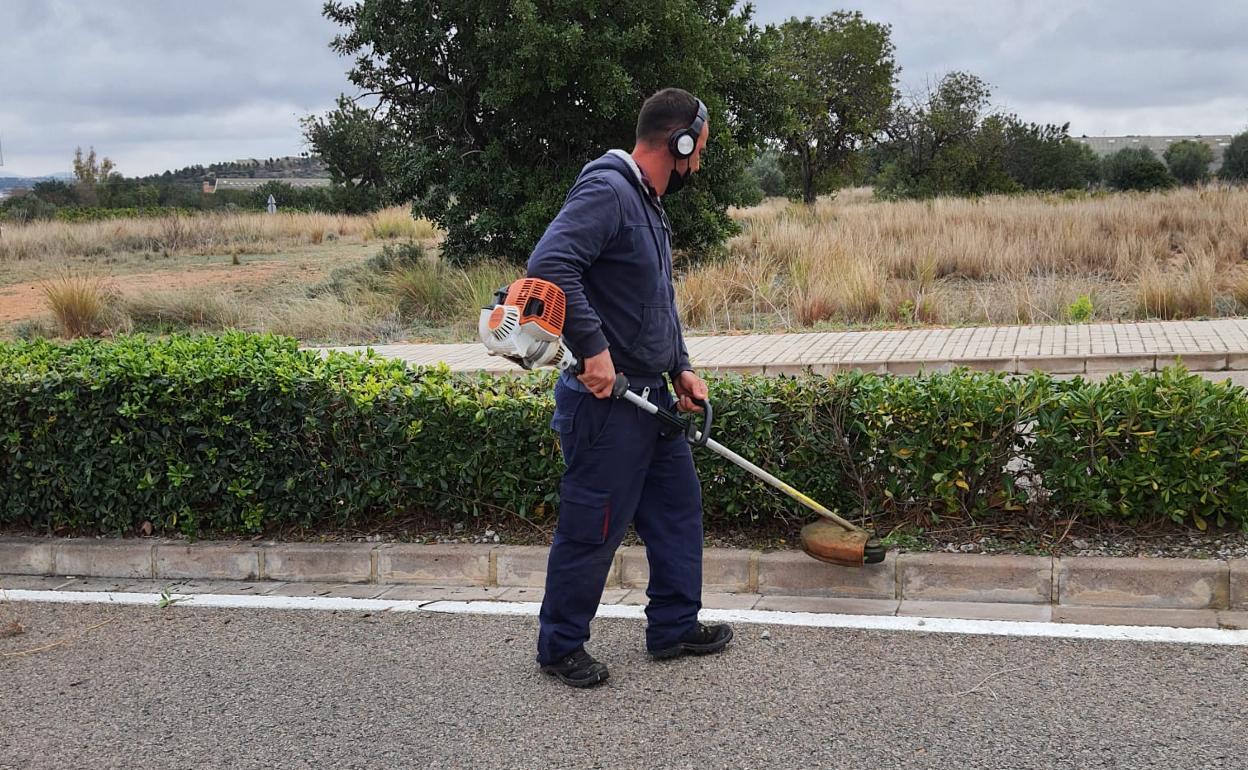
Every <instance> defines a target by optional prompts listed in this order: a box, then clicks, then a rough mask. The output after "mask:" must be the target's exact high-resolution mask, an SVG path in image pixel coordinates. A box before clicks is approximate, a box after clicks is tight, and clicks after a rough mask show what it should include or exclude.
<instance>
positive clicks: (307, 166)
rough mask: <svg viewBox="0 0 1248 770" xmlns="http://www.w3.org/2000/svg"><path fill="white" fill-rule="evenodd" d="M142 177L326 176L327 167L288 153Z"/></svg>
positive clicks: (244, 177)
mask: <svg viewBox="0 0 1248 770" xmlns="http://www.w3.org/2000/svg"><path fill="white" fill-rule="evenodd" d="M142 178H143V179H149V180H153V181H155V180H177V181H192V182H199V181H203V180H205V179H328V178H329V169H328V168H326V166H325V164H324V163H322V162H321V160H320V159H319V158H312V157H303V156H293V155H288V156H286V157H282V158H240V159H238V160H232V161H227V162H222V163H212V164H210V165H208V166H202V165H195V166H186V167H185V168H180V169H177V170H175V171H166V172H164V173H163V174H153V175H151V176H147V177H142Z"/></svg>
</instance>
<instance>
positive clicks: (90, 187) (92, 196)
mask: <svg viewBox="0 0 1248 770" xmlns="http://www.w3.org/2000/svg"><path fill="white" fill-rule="evenodd" d="M115 168H116V166H115V165H114V164H113V162H112V161H111V160H109V159H108V158H104V159H102V160H99V161H97V160H96V157H95V148H94V147H92V148H91V151H90V152H89V153H88V154H87V156H86V157H83V154H82V148H81V147H76V148H74V179H75V180H77V181H76V186H77V188H78V199H79V201H80V202H81V203H82V204H83V205H86V206H94V205H95V203H96V193H95V188H96V185H98V184H100V183H102V182H107V181H108V179H109V177H111V176H113V170H114V169H115Z"/></svg>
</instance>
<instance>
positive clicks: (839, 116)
mask: <svg viewBox="0 0 1248 770" xmlns="http://www.w3.org/2000/svg"><path fill="white" fill-rule="evenodd" d="M889 33H890V28H889V26H888V25H887V24H877V23H874V22H870V21H867V20H866V19H865V18H863V16H862V14H861V13H860V12H857V11H854V12H844V11H837V12H835V13H831V14H829V15H827V16H824V17H823V18H822V19H813V18H811V17H807V18H805V19H797V18H792V19H789V20H788V21H786V22H784V23H783V24H781V25H780V27H779V28H778V39H777V41H776V44H777V45H776V48H775V59H774V67H775V70H776V72H775V80H774V82H775V83H776V86H777V89H778V93H777V95H776V98H777V100H778V104H777V105H776V106H777V107H778V109H779V112H780V114H779V116H778V118H777V120H776V121H775V122H776V124H777V129H778V131H777V134H776V139H777V140H779V141H780V142H781V144H782V145H783V146H784V148H785V149H786V150H787V151H788V152H789V153H790V154H792V155H793V156H794V157H795V158H796V159H797V162H798V164H799V168H800V179H801V192H802V200H804V201H805V202H806V203H807V204H813V203H814V202H815V196H816V194H817V189H816V182H817V180H818V179H819V178H820V177H821V176H823V177H825V178H826V177H827V176H828V175H835V174H838V173H841V174H843V173H845V172H847V171H848V170H849V163H850V159H851V157H852V156H853V155H854V153H855V152H857V151H858V150H860V149H861V148H862V147H863V146H864V145H865V144H867V143H868V142H870V141H871V140H872V139H873V138H874V137H875V135H876V134H877V133H878V132H879V131H880V129H882V128H883V127H884V124H885V121H886V120H887V118H888V115H889V109H890V108H891V107H892V104H893V100H894V99H895V98H896V95H897V94H896V88H895V84H896V78H897V72H898V67H897V63H896V61H895V60H894V57H893V51H894V48H893V44H892V41H891V40H890V38H889Z"/></svg>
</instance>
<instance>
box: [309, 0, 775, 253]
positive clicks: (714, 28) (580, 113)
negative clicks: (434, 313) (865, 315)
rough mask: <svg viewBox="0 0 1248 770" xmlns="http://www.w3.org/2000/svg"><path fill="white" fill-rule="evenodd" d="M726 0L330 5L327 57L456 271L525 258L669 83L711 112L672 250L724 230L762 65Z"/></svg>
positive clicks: (756, 39) (702, 243)
mask: <svg viewBox="0 0 1248 770" xmlns="http://www.w3.org/2000/svg"><path fill="white" fill-rule="evenodd" d="M735 5H736V3H735V2H734V1H733V0H625V2H617V1H612V2H608V1H607V0H562V1H561V2H558V3H555V2H549V1H548V0H547V1H543V2H539V0H514V2H509V3H498V2H493V1H491V0H455V1H453V0H429V1H428V2H422V3H408V2H402V0H359V2H329V3H327V4H326V6H325V15H326V16H327V17H328V18H329V19H330V20H332V21H334V22H336V23H337V24H339V25H341V26H342V27H343V28H344V31H343V32H342V33H341V34H340V35H338V36H337V37H336V38H335V40H334V43H333V48H334V49H335V50H336V51H338V52H339V53H341V54H343V55H346V56H351V57H353V58H354V66H353V68H352V70H351V73H350V79H351V82H352V83H353V84H355V85H356V86H357V87H358V88H359V89H360V90H361V91H362V92H364V93H367V94H371V95H374V96H376V97H377V98H378V99H379V109H378V115H379V117H380V118H381V119H383V120H384V121H385V122H386V123H387V124H388V126H389V129H390V130H392V131H393V132H394V148H395V149H394V152H393V153H392V154H389V155H388V156H387V157H386V159H385V164H384V168H385V172H386V175H387V183H388V187H389V191H388V192H389V194H390V195H391V196H393V197H394V198H395V199H401V200H412V201H414V211H415V213H416V214H418V215H422V216H426V217H429V218H430V219H432V220H434V221H435V222H437V223H438V224H439V225H441V226H442V227H443V228H445V229H446V230H447V233H448V235H447V240H446V243H445V252H444V253H445V254H446V256H447V257H448V258H450V259H451V260H454V261H459V262H463V261H467V260H471V259H474V258H477V257H482V256H502V257H507V258H510V259H512V260H516V261H519V260H523V259H524V258H525V257H526V256H527V255H528V253H529V251H530V249H531V248H532V246H533V244H534V243H536V241H537V239H538V238H539V237H540V236H541V233H542V232H543V231H544V229H545V227H546V226H547V224H549V222H550V220H551V219H552V218H553V217H554V215H555V213H556V212H557V211H558V209H559V206H560V205H561V204H562V202H563V199H564V197H565V195H566V193H567V190H568V188H569V186H570V185H571V183H572V181H573V180H574V178H575V177H576V174H577V173H578V172H579V171H580V169H581V167H582V166H583V165H584V164H585V162H587V161H588V160H590V159H592V158H595V157H597V156H598V155H601V154H602V153H603V152H604V151H605V150H607V149H610V148H612V147H621V148H626V149H627V148H629V147H632V144H633V128H634V124H635V120H636V115H637V111H638V109H639V108H640V107H641V104H642V102H643V101H644V100H645V98H646V97H647V96H649V95H650V94H652V93H654V92H655V91H657V90H659V89H660V88H663V87H665V86H679V87H681V88H685V89H687V90H689V91H691V92H692V93H694V94H696V95H697V96H699V97H700V98H701V99H702V100H703V101H705V102H706V104H707V106H708V108H709V110H710V116H711V117H710V125H711V139H710V144H709V147H708V149H707V153H706V155H705V156H704V164H703V171H702V173H700V174H699V175H698V178H697V180H696V181H695V182H694V183H693V185H692V186H691V188H690V189H689V190H687V191H685V192H682V193H681V194H680V195H678V196H673V198H672V199H671V200H670V201H669V202H668V206H669V213H670V214H671V217H672V220H673V226H674V229H675V233H676V242H677V246H678V247H684V248H701V247H707V246H711V245H713V244H717V243H719V242H721V241H722V239H723V238H724V237H726V235H728V234H730V233H731V232H733V231H734V229H735V225H734V224H733V223H732V221H731V220H730V219H729V218H728V216H727V212H726V208H727V206H728V205H729V204H732V203H735V202H737V201H738V200H739V199H740V196H741V195H743V194H744V193H746V192H747V189H748V185H747V184H745V178H744V173H743V172H744V168H745V165H746V163H747V162H748V161H749V159H750V157H751V155H752V148H753V147H755V146H757V144H758V141H759V136H758V133H759V120H758V114H759V112H758V109H757V107H756V105H758V104H759V103H760V100H761V99H763V98H764V97H765V96H766V90H767V89H766V85H765V82H764V78H763V77H762V72H763V67H764V64H765V61H766V57H765V52H764V50H763V48H762V46H761V45H760V36H761V33H760V31H759V30H758V29H757V28H756V27H755V26H753V25H752V24H751V23H750V15H751V9H750V8H749V7H748V6H747V7H745V8H744V9H742V10H740V11H737V10H734V6H735Z"/></svg>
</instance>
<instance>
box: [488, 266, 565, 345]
mask: <svg viewBox="0 0 1248 770" xmlns="http://www.w3.org/2000/svg"><path fill="white" fill-rule="evenodd" d="M503 304H504V305H511V306H513V307H518V308H520V325H521V326H523V325H524V324H526V323H528V322H530V321H532V322H533V323H536V324H537V325H538V326H540V327H542V328H543V329H545V330H546V331H548V332H550V333H551V334H553V335H554V336H556V337H558V336H559V335H560V334H562V333H563V320H564V317H565V314H566V313H567V300H566V299H565V298H564V295H563V289H560V288H559V287H558V286H556V285H555V284H553V283H551V282H550V281H544V280H542V279H541V278H521V279H519V280H517V281H515V282H513V283H512V284H511V286H509V287H507V299H506V300H505V301H504V302H503ZM502 320H503V312H502V308H501V307H498V308H494V312H493V313H491V314H490V328H491V329H495V328H498V324H499V323H501V322H502Z"/></svg>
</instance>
